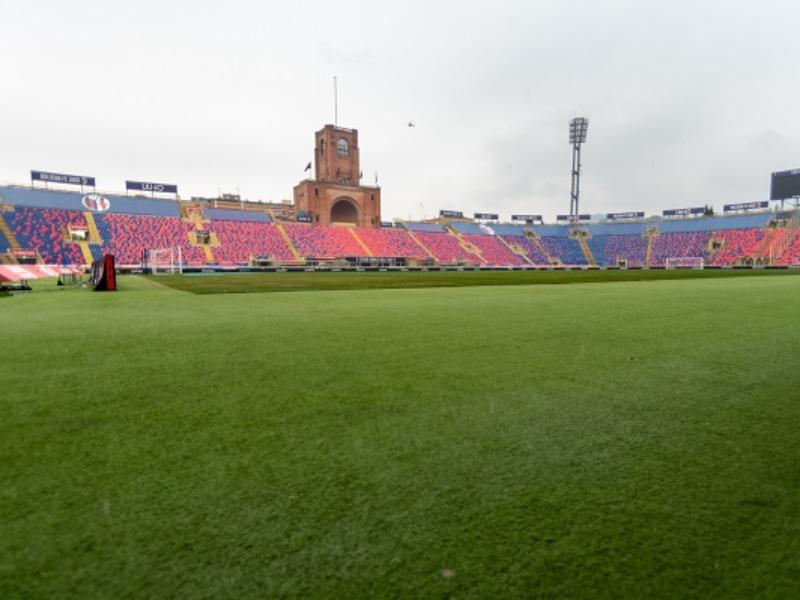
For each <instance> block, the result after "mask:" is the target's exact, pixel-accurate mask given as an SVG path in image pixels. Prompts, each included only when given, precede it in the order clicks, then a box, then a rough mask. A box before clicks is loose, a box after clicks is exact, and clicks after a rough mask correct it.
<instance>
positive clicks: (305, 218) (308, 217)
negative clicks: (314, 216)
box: [295, 215, 311, 223]
mask: <svg viewBox="0 0 800 600" xmlns="http://www.w3.org/2000/svg"><path fill="white" fill-rule="evenodd" d="M295 219H297V222H298V223H311V215H297V216H296V217H295Z"/></svg>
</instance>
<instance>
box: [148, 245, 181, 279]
mask: <svg viewBox="0 0 800 600" xmlns="http://www.w3.org/2000/svg"><path fill="white" fill-rule="evenodd" d="M145 266H146V267H147V270H148V271H149V272H150V273H152V274H153V275H159V274H163V273H183V256H182V255H181V248H180V246H175V247H172V248H151V249H150V250H148V251H147V253H146V257H145Z"/></svg>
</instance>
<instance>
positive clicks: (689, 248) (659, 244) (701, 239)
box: [648, 231, 711, 267]
mask: <svg viewBox="0 0 800 600" xmlns="http://www.w3.org/2000/svg"><path fill="white" fill-rule="evenodd" d="M710 236H711V232H710V231H671V232H667V233H660V234H658V235H657V236H656V237H655V239H654V240H653V253H652V255H651V256H650V265H648V266H659V267H663V266H665V265H666V262H667V259H668V258H687V257H691V258H704V259H705V258H707V253H706V245H707V244H708V240H709V238H710Z"/></svg>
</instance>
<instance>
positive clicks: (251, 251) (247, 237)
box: [209, 213, 293, 265]
mask: <svg viewBox="0 0 800 600" xmlns="http://www.w3.org/2000/svg"><path fill="white" fill-rule="evenodd" d="M252 214H257V213H252ZM209 228H210V229H211V230H212V231H213V232H214V233H216V234H217V238H218V239H219V247H217V248H214V256H215V257H216V259H217V262H219V263H220V264H222V265H246V264H248V263H249V261H250V257H252V256H259V257H270V258H272V259H274V260H276V261H282V262H289V261H291V260H293V256H292V252H291V250H289V248H288V247H287V246H286V244H285V243H284V241H283V238H282V237H281V235H280V232H279V231H278V229H277V227H275V226H274V225H271V224H268V223H252V222H245V221H237V220H230V221H214V222H212V224H211V225H209Z"/></svg>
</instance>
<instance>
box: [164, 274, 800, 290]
mask: <svg viewBox="0 0 800 600" xmlns="http://www.w3.org/2000/svg"><path fill="white" fill-rule="evenodd" d="M799 273H800V271H798V270H786V271H775V270H770V271H765V270H749V269H747V270H745V269H741V270H731V269H726V270H709V269H707V270H702V271H701V270H690V269H680V270H669V271H667V270H664V271H661V270H610V271H609V270H585V271H577V270H576V271H571V270H562V271H445V272H439V271H422V272H419V271H417V272H415V271H406V272H402V271H400V272H398V271H387V272H380V271H378V272H350V271H345V272H324V271H312V272H306V271H296V272H285V273H222V274H207V273H201V274H194V275H189V274H187V275H159V276H158V277H156V278H154V279H153V281H156V282H159V283H161V284H163V285H167V286H169V287H173V288H175V289H178V290H183V291H187V292H192V293H195V294H219V293H226V292H229V293H248V292H291V291H302V290H362V289H411V288H429V287H467V286H480V285H493V286H494V285H531V284H561V283H607V282H613V281H656V280H665V279H666V280H675V279H708V278H718V277H760V276H763V275H773V274H778V275H796V274H799Z"/></svg>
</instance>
